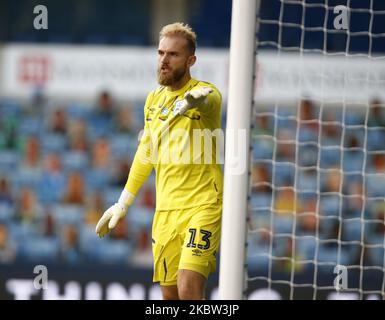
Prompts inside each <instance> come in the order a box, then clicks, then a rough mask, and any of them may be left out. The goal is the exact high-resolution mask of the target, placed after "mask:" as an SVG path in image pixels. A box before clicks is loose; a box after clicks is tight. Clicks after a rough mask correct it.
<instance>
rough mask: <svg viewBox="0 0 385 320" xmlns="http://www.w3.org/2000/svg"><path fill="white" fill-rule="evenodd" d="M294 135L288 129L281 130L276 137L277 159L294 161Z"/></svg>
mask: <svg viewBox="0 0 385 320" xmlns="http://www.w3.org/2000/svg"><path fill="white" fill-rule="evenodd" d="M294 141H295V137H293V133H292V132H290V130H281V131H280V132H279V134H278V139H277V159H279V160H281V161H291V162H294V161H295V142H294Z"/></svg>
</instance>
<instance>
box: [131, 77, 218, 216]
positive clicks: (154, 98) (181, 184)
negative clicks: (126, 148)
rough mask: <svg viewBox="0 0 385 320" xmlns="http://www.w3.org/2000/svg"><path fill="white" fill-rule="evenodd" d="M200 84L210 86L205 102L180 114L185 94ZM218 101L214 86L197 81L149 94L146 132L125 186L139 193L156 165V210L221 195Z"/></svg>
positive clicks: (214, 199)
mask: <svg viewBox="0 0 385 320" xmlns="http://www.w3.org/2000/svg"><path fill="white" fill-rule="evenodd" d="M204 86H210V87H211V88H212V89H213V92H211V93H210V94H209V95H208V96H207V98H206V100H205V101H204V103H203V104H202V105H201V106H197V107H195V108H192V109H190V110H188V111H187V112H186V113H184V114H183V115H178V114H177V113H176V111H177V109H178V107H179V106H180V103H181V101H182V100H183V98H184V94H185V93H186V92H187V91H190V90H195V89H198V88H199V87H204ZM221 99H222V98H221V94H220V92H219V91H218V89H217V88H216V87H215V86H214V85H212V84H210V83H208V82H203V81H198V80H196V79H190V80H189V81H188V82H187V83H186V85H185V86H184V87H183V88H181V89H179V90H177V91H169V90H168V89H167V87H163V86H162V87H159V88H157V89H156V90H154V91H152V92H150V93H149V95H148V96H147V99H146V103H145V106H144V128H145V133H144V135H143V136H142V138H141V141H140V143H139V146H138V150H137V152H136V155H135V158H134V162H133V165H132V167H131V170H130V174H129V177H128V180H127V184H126V187H125V188H126V189H127V190H128V191H130V192H131V193H133V194H137V192H138V190H139V188H140V187H141V186H142V184H143V183H144V181H145V180H146V179H147V177H148V176H149V174H150V173H151V170H152V168H154V169H155V173H156V210H173V209H180V208H191V207H196V206H200V205H203V204H209V203H216V202H217V200H218V199H222V192H223V177H222V171H221V166H220V152H219V149H220V144H221V143H222V142H223V140H224V138H223V136H222V135H223V133H222V130H221Z"/></svg>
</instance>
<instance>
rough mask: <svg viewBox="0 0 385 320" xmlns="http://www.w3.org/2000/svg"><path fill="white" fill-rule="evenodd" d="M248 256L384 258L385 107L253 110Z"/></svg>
mask: <svg viewBox="0 0 385 320" xmlns="http://www.w3.org/2000/svg"><path fill="white" fill-rule="evenodd" d="M252 139H253V162H252V163H253V165H252V173H251V181H252V192H251V199H250V223H249V226H250V233H249V239H248V240H249V250H248V254H249V256H248V263H249V265H251V266H255V267H257V268H259V269H268V268H278V269H281V270H289V271H290V270H291V268H294V270H305V269H307V268H314V266H315V265H317V267H318V268H319V270H322V269H323V267H325V268H327V267H328V266H329V267H334V266H335V265H337V264H342V265H347V266H355V267H356V268H360V266H366V267H369V268H370V267H375V266H377V267H383V265H384V260H383V259H384V232H385V227H384V215H385V202H384V201H385V108H384V105H383V104H381V101H378V100H372V101H371V102H370V103H369V104H367V105H365V104H364V105H361V106H358V107H346V106H345V107H342V106H335V105H333V106H327V105H324V106H320V105H317V104H315V103H314V102H312V101H311V100H308V99H304V100H303V101H300V102H299V103H298V107H297V108H285V107H284V106H276V107H275V108H274V109H269V110H258V109H257V110H256V115H255V126H254V128H253V130H252Z"/></svg>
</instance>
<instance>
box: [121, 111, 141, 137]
mask: <svg viewBox="0 0 385 320" xmlns="http://www.w3.org/2000/svg"><path fill="white" fill-rule="evenodd" d="M132 108H133V106H131V105H129V106H127V107H124V108H121V109H120V110H119V112H118V114H117V117H116V121H115V122H116V131H117V132H118V133H127V134H129V135H132V136H134V135H136V133H137V129H138V128H137V126H136V125H135V119H134V115H133V113H132Z"/></svg>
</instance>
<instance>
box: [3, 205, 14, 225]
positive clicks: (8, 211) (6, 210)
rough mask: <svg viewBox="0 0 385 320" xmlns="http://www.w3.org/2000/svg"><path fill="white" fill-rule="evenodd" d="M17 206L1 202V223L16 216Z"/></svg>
mask: <svg viewBox="0 0 385 320" xmlns="http://www.w3.org/2000/svg"><path fill="white" fill-rule="evenodd" d="M14 214H15V207H14V206H12V205H9V204H6V203H0V223H7V222H10V221H11V219H12V218H13V217H14Z"/></svg>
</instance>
